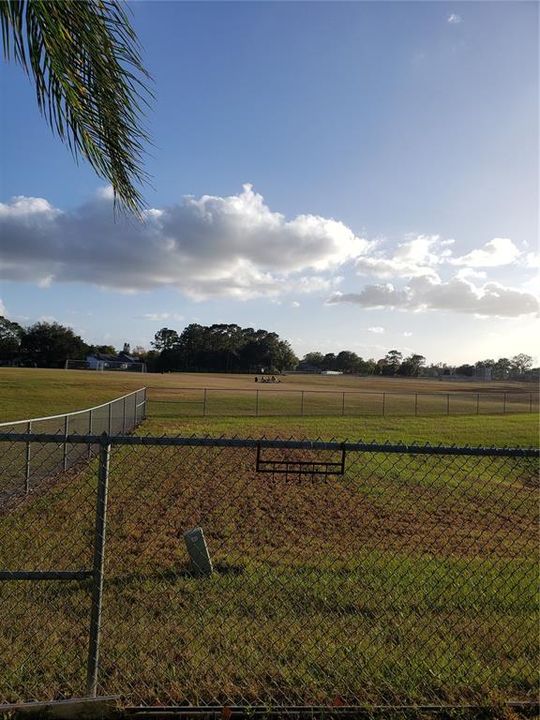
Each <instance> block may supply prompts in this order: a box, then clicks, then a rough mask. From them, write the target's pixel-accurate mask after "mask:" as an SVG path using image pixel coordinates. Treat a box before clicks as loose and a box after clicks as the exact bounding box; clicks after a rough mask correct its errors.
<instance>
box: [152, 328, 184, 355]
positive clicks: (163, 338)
mask: <svg viewBox="0 0 540 720" xmlns="http://www.w3.org/2000/svg"><path fill="white" fill-rule="evenodd" d="M179 342H180V336H179V335H178V333H177V332H176V330H171V329H170V328H161V330H158V331H157V333H156V334H155V335H154V339H153V341H152V343H151V344H152V346H153V347H154V348H155V349H156V350H160V351H163V350H172V349H173V348H174V347H176V346H177V345H178V343H179Z"/></svg>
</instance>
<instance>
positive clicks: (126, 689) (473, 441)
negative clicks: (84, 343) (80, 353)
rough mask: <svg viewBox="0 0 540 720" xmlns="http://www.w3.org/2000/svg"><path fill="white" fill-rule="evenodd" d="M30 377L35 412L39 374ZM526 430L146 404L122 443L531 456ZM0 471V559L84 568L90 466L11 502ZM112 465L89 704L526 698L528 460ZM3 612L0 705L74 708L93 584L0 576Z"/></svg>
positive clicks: (364, 457)
mask: <svg viewBox="0 0 540 720" xmlns="http://www.w3.org/2000/svg"><path fill="white" fill-rule="evenodd" d="M79 375H80V374H79ZM96 375H97V374H96ZM96 375H93V376H90V375H89V374H86V375H85V376H84V377H85V378H86V377H89V378H90V379H89V381H88V383H89V384H88V386H87V387H86V389H85V386H84V384H81V381H80V380H77V383H79V386H80V389H79V390H78V391H76V392H78V393H79V395H78V402H80V403H82V404H83V405H84V404H96V398H95V397H94V399H88V400H87V401H86V402H85V401H84V399H83V391H84V392H86V393H87V394H88V395H92V393H93V392H94V385H93V383H94V382H95V380H94V378H96ZM52 377H53V378H54V382H56V376H52ZM19 382H20V381H19ZM36 382H37V383H38V388H37V390H36V388H34V389H35V390H36V392H37V397H38V398H40V400H39V402H41V404H42V405H41V411H40V412H41V414H44V413H46V412H51V410H50V409H49V406H47V404H46V403H47V388H48V389H49V390H50V386H49V385H48V382H49V381H47V383H45V387H44V380H43V376H41V377H40V379H39V381H36ZM111 382H112V381H111ZM125 382H126V383H127V381H125ZM129 382H132V380H130V381H129ZM13 387H14V392H18V390H17V384H15V385H14V386H13ZM135 387H136V385H130V386H129V388H127V389H129V390H132V389H135ZM124 389H125V388H124ZM106 390H107V392H112V394H113V396H115V395H118V394H121V393H120V392H118V390H119V388H118V387H114V388H113V387H112V385H110V384H108V385H107V388H106ZM102 391H103V392H105V388H103V387H102ZM113 391H114V392H113ZM26 392H27V389H26V390H25V393H26ZM57 392H59V391H58V390H57V389H55V390H54V392H53V391H51V392H50V397H53V396H54V397H56V395H55V393H57ZM64 392H71V389H69V388H68V390H67V391H66V390H64ZM74 392H75V391H74ZM23 394H24V393H23ZM75 394H76V393H75ZM26 397H27V400H28V403H27V405H25V407H26V408H27V409H28V410H29V409H30V408H31V407H34V408H35V407H36V402H37V401H36V400H33V401H31V397H32V394H31V392H30V391H28V392H27V395H26ZM92 397H93V396H92ZM100 399H101V398H100ZM69 401H70V402H71V401H72V398H69ZM10 402H11V401H10ZM13 402H14V401H13ZM32 402H34V405H32ZM54 402H56V400H55V401H54ZM537 430H538V428H537V420H536V418H534V417H533V416H531V415H506V416H500V415H497V416H490V415H485V416H480V417H476V416H473V417H466V416H461V417H441V418H420V417H417V418H414V417H392V418H384V419H383V418H379V417H367V418H348V417H343V418H341V417H309V418H308V417H304V418H299V417H279V418H278V417H265V418H253V417H234V418H224V417H221V418H218V417H214V418H197V417H190V418H186V417H182V418H180V417H170V416H166V417H163V416H160V415H159V413H158V412H157V406H156V405H154V414H153V415H152V416H151V417H150V418H149V419H148V421H147V422H146V423H144V424H143V425H142V426H141V427H140V429H139V430H138V431H137V432H139V433H141V434H159V435H161V434H169V435H183V436H187V435H192V434H196V435H203V434H204V435H205V434H211V435H214V436H217V435H228V436H232V435H239V436H248V435H249V436H252V437H260V436H262V435H266V436H267V437H276V436H280V437H290V436H294V437H308V438H316V437H321V438H324V439H330V438H336V439H338V440H343V439H351V440H358V439H362V440H365V441H369V440H377V441H386V440H390V441H404V442H406V443H413V442H417V443H425V442H429V443H432V444H439V443H442V444H445V445H449V444H458V445H459V444H469V445H510V446H516V445H522V446H530V445H537V440H538V434H537ZM5 457H6V456H5ZM33 457H34V458H35V459H36V460H37V458H38V457H39V455H37V454H34V456H33ZM265 457H273V458H275V459H284V458H285V457H289V459H299V458H301V459H304V460H311V459H314V458H315V455H314V453H313V452H311V451H301V452H299V451H286V450H285V451H265ZM316 457H317V459H319V460H320V459H328V460H329V459H335V456H334V454H332V453H330V452H325V453H320V454H317V455H316ZM15 470H16V472H14V473H13V475H12V476H10V478H9V483H10V489H11V491H12V495H11V498H10V499H9V503H6V504H5V507H4V509H3V510H0V567H3V568H6V569H14V570H15V569H27V570H32V569H56V570H69V569H79V568H88V567H90V566H91V563H92V538H93V527H94V508H95V495H96V471H97V461H96V460H93V461H91V462H90V464H88V465H83V466H80V467H78V468H74V469H72V470H71V471H70V472H69V473H68V474H67V475H65V476H58V477H56V478H53V479H51V480H49V481H46V482H43V481H42V482H36V483H35V484H34V485H33V487H32V492H31V494H30V495H29V496H27V497H25V496H24V495H22V494H21V493H20V489H21V477H19V475H20V470H21V468H20V467H18V466H17V467H16V468H15ZM110 470H111V472H110V485H109V516H108V530H107V547H106V580H105V595H104V609H103V632H102V648H101V666H100V686H99V689H98V692H99V694H103V695H117V694H118V695H120V696H121V697H122V698H123V699H124V700H125V701H127V702H129V703H133V704H138V703H150V704H155V703H158V704H159V703H165V704H179V705H182V704H188V703H191V704H206V703H211V704H212V703H218V704H223V703H225V704H244V703H248V704H265V703H270V704H275V703H283V704H288V705H290V704H315V705H319V704H331V703H332V702H333V701H334V700H335V698H336V697H339V698H340V701H341V702H344V703H347V704H348V703H354V704H356V703H361V704H364V703H365V704H372V703H373V704H388V703H397V704H400V703H404V704H408V703H424V704H425V703H447V702H450V703H453V702H457V703H460V702H461V703H466V702H482V703H485V702H497V701H499V700H501V699H503V700H504V699H509V698H517V699H526V698H535V697H536V693H537V691H538V676H537V673H536V671H535V668H536V667H537V659H538V658H537V655H538V642H537V627H538V622H539V619H540V618H539V610H538V607H539V606H538V602H539V597H538V562H537V527H538V502H537V482H538V468H537V465H536V462H535V461H533V460H513V459H493V458H463V457H456V456H451V457H450V456H447V457H435V456H411V455H391V454H385V453H348V455H347V462H346V474H345V476H343V477H339V476H337V477H328V478H322V477H320V476H316V477H310V476H304V477H302V478H298V477H295V476H292V475H291V476H290V477H287V476H284V475H275V476H272V475H271V474H261V473H257V472H256V470H255V450H254V449H250V448H223V449H220V448H200V447H199V448H197V447H193V448H189V447H182V448H161V447H116V448H114V449H113V453H112V458H111V468H110ZM5 477H7V476H4V485H3V486H0V489H3V490H5V489H6V486H5V482H6V480H5ZM13 491H15V494H13ZM198 525H201V526H202V527H203V528H204V531H205V535H206V538H207V542H208V545H209V548H210V552H211V554H212V557H213V560H214V562H215V565H216V570H217V571H216V573H215V574H214V575H213V576H212V577H211V578H209V579H201V578H195V577H193V576H192V575H191V574H190V572H189V565H188V559H187V556H186V550H185V546H184V543H183V538H182V535H183V533H184V532H185V531H186V530H188V529H190V528H193V527H196V526H198ZM0 607H1V608H2V616H3V618H4V619H5V620H7V622H6V624H5V625H4V628H3V630H2V632H1V633H0V700H5V701H16V700H29V699H36V700H37V699H45V698H50V697H56V698H60V697H69V696H74V695H75V696H76V695H81V694H82V693H83V692H84V682H85V661H86V652H87V632H88V623H89V608H90V587H89V583H88V582H66V583H58V582H56V583H54V582H42V583H31V582H12V581H10V582H2V583H0Z"/></svg>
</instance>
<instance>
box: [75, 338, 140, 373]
mask: <svg viewBox="0 0 540 720" xmlns="http://www.w3.org/2000/svg"><path fill="white" fill-rule="evenodd" d="M129 351H130V347H129V343H124V349H123V350H122V352H119V353H118V355H107V354H105V353H92V354H91V355H87V356H86V362H87V364H88V368H89V369H90V370H104V369H107V368H114V369H116V370H118V369H119V370H128V369H129V366H130V365H134V364H139V363H140V360H139V359H138V358H135V357H133V356H132V355H130V354H129Z"/></svg>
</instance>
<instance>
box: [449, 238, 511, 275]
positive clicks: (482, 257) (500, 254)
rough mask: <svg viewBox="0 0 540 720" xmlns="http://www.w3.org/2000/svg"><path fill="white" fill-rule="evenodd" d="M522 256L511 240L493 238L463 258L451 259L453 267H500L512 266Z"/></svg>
mask: <svg viewBox="0 0 540 720" xmlns="http://www.w3.org/2000/svg"><path fill="white" fill-rule="evenodd" d="M521 255H522V252H521V250H520V249H519V248H518V247H517V246H516V245H514V243H513V242H512V240H511V239H510V238H493V240H489V242H487V243H485V245H484V246H483V247H481V248H477V249H476V250H471V252H469V253H467V254H466V255H462V256H461V257H456V258H451V259H450V260H449V262H450V263H451V264H452V265H466V266H467V267H469V268H477V267H500V266H501V265H510V264H511V263H513V262H515V261H516V260H518V258H519V257H520V256H521Z"/></svg>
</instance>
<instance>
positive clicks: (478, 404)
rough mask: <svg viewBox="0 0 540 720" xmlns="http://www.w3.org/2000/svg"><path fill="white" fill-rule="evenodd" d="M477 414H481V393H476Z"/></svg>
mask: <svg viewBox="0 0 540 720" xmlns="http://www.w3.org/2000/svg"><path fill="white" fill-rule="evenodd" d="M476 414H477V415H479V414H480V393H476Z"/></svg>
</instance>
